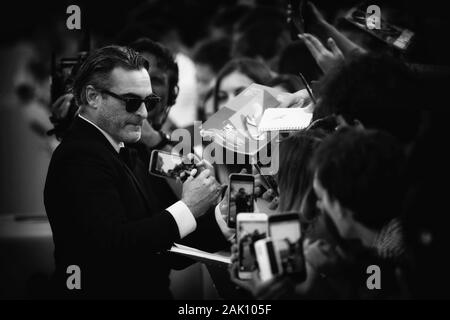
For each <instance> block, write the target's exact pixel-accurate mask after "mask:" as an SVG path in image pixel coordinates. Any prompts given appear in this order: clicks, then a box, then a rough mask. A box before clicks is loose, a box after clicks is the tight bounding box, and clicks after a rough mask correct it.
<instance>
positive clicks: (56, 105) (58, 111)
mask: <svg viewBox="0 0 450 320" xmlns="http://www.w3.org/2000/svg"><path fill="white" fill-rule="evenodd" d="M73 99H74V96H73V94H71V93H67V94H64V95H62V96H61V97H59V98H58V99H56V100H55V102H53V104H52V106H51V113H52V117H51V120H52V122H57V121H61V120H62V119H64V118H65V117H66V116H67V113H68V112H69V108H70V103H71V102H72V100H73Z"/></svg>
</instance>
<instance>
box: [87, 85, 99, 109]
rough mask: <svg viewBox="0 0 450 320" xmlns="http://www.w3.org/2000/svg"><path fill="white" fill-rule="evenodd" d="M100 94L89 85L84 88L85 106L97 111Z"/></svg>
mask: <svg viewBox="0 0 450 320" xmlns="http://www.w3.org/2000/svg"><path fill="white" fill-rule="evenodd" d="M100 99H101V96H100V93H99V92H98V91H97V90H95V88H94V87H93V86H91V85H88V86H86V101H87V104H88V105H89V106H90V107H92V108H94V109H97V108H98V106H99V105H100Z"/></svg>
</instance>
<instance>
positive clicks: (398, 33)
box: [345, 7, 414, 51]
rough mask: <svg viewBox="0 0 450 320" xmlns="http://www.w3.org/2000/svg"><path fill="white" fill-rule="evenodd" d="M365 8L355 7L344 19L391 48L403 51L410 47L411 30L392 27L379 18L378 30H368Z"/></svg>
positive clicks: (412, 33)
mask: <svg viewBox="0 0 450 320" xmlns="http://www.w3.org/2000/svg"><path fill="white" fill-rule="evenodd" d="M366 9H367V8H364V7H355V8H352V9H350V11H349V12H348V13H347V14H346V16H345V19H346V20H347V21H349V22H350V23H351V24H353V25H355V26H356V27H358V28H360V29H362V30H364V31H365V32H367V33H369V34H370V35H372V36H374V37H376V38H377V39H379V40H381V41H383V42H384V43H386V44H388V45H389V46H391V47H394V48H396V49H399V50H402V51H405V50H407V49H408V47H409V46H410V44H411V42H412V39H413V37H414V32H412V31H411V30H408V29H405V28H401V27H399V26H396V25H393V24H391V23H389V22H387V21H385V20H383V19H381V17H380V28H379V29H376V28H374V29H369V28H368V27H367V13H366V11H365V10H366Z"/></svg>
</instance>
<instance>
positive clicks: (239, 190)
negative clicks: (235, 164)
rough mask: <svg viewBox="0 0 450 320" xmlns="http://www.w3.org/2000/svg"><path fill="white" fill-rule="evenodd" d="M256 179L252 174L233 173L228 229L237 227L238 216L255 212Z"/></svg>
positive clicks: (229, 189) (229, 196)
mask: <svg viewBox="0 0 450 320" xmlns="http://www.w3.org/2000/svg"><path fill="white" fill-rule="evenodd" d="M254 188H255V178H254V177H253V176H252V175H250V174H242V173H239V174H238V173H233V174H231V175H230V177H229V186H228V200H229V201H228V227H230V228H235V227H236V216H237V214H238V213H242V212H253V211H254V206H253V204H254V198H255V197H254Z"/></svg>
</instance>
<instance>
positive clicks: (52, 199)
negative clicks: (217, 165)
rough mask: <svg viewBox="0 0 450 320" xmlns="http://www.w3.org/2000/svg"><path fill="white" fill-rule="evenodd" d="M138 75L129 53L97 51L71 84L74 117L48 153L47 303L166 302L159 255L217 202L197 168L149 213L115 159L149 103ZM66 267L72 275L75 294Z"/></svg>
mask: <svg viewBox="0 0 450 320" xmlns="http://www.w3.org/2000/svg"><path fill="white" fill-rule="evenodd" d="M148 68H149V66H148V62H147V61H146V60H145V59H144V58H143V57H142V56H141V55H140V54H138V53H137V52H136V51H134V50H132V49H129V48H126V47H119V46H107V47H104V48H101V49H98V50H96V51H94V52H93V53H92V54H91V55H90V56H89V57H88V58H87V59H86V61H85V62H84V63H83V65H82V66H81V68H80V70H79V71H78V73H77V75H76V77H75V81H74V85H73V93H74V97H75V99H76V102H77V104H78V105H79V106H80V111H79V115H78V116H77V118H76V119H75V120H74V121H73V124H72V125H71V127H70V129H69V130H68V132H67V133H66V134H65V136H64V139H63V140H62V142H61V143H60V145H59V146H58V147H57V149H56V150H55V152H54V153H53V156H52V159H51V162H50V166H49V169H48V173H47V179H46V183H45V189H44V204H45V208H46V212H47V215H48V218H49V222H50V225H51V228H52V232H53V240H54V244H55V262H56V269H55V274H54V277H53V280H54V281H53V283H54V289H55V291H54V292H55V296H54V298H83V299H89V298H146V299H169V298H172V295H171V293H170V290H169V272H170V267H169V260H170V258H169V256H168V255H167V254H166V253H165V252H166V250H167V249H169V248H170V247H171V246H172V244H173V243H174V242H178V241H179V240H181V239H183V238H185V237H186V236H187V235H189V234H191V233H193V232H194V230H196V228H197V219H198V218H200V217H201V216H202V215H204V214H205V213H207V212H208V210H209V209H211V208H213V206H214V205H216V204H217V203H218V200H219V197H220V196H221V194H222V191H223V188H222V186H220V185H219V184H218V183H217V181H216V180H215V179H214V173H213V172H212V167H211V166H210V165H209V164H208V163H206V162H200V163H199V164H198V170H193V171H192V173H191V176H190V177H189V178H188V179H187V180H186V181H185V182H184V184H183V190H182V197H181V200H180V201H178V202H176V203H174V204H173V205H171V206H169V207H168V208H166V209H165V210H161V211H155V210H154V208H153V207H152V203H151V201H150V200H149V199H148V197H147V195H146V193H145V191H144V189H143V188H142V186H141V183H140V182H139V181H138V179H137V178H136V176H135V174H134V173H133V172H132V164H131V163H130V161H129V160H132V158H131V157H127V156H126V155H127V152H123V150H126V148H124V145H125V144H129V143H135V142H137V141H138V140H139V139H140V138H141V135H142V125H143V122H144V120H145V119H147V117H148V112H149V110H152V109H153V108H154V107H155V106H156V104H157V103H158V101H159V98H158V97H157V96H156V95H155V94H154V93H153V92H152V85H151V80H150V76H149V74H148V71H147V70H148ZM216 229H217V230H220V228H219V227H218V226H216ZM222 237H223V235H222ZM208 241H209V239H208ZM73 266H77V267H78V268H79V270H80V274H79V280H80V281H79V282H78V284H77V285H76V286H72V285H70V281H71V280H70V271H68V270H72V269H71V268H73Z"/></svg>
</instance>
